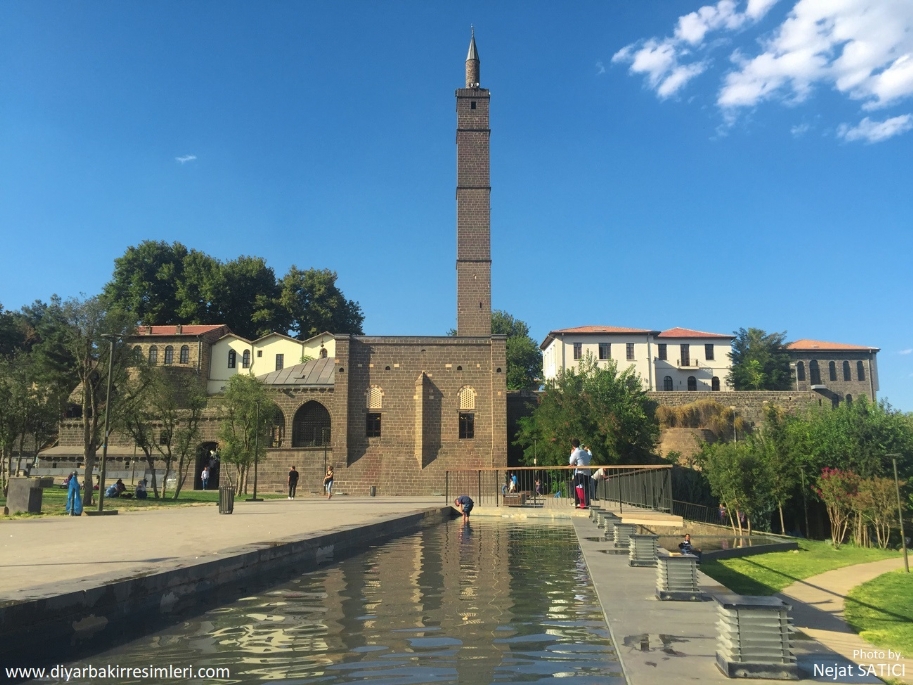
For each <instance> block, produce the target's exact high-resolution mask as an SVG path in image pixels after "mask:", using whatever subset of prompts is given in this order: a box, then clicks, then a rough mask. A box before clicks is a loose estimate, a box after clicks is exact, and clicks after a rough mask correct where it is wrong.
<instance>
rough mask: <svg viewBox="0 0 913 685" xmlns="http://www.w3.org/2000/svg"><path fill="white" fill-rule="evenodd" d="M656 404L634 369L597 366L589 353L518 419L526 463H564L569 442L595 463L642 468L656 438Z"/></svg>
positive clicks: (565, 372)
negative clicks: (574, 442)
mask: <svg viewBox="0 0 913 685" xmlns="http://www.w3.org/2000/svg"><path fill="white" fill-rule="evenodd" d="M655 410H656V406H655V404H654V403H653V402H652V401H651V400H650V399H649V398H648V397H647V393H646V392H645V391H644V390H643V386H642V383H641V380H640V377H639V376H638V374H637V373H636V372H635V371H634V370H633V367H628V368H626V369H625V370H624V371H622V372H620V373H619V372H618V368H617V366H616V364H615V362H614V361H610V362H609V363H608V364H605V365H604V366H600V365H599V364H598V363H597V362H596V360H595V359H593V358H592V356H591V355H589V356H587V357H585V358H584V359H583V360H581V362H580V364H579V366H578V367H577V368H570V369H566V370H565V371H563V372H562V373H560V374H559V375H558V377H557V378H555V379H554V380H551V381H549V382H548V383H547V384H546V386H545V392H544V393H543V395H542V397H541V398H540V402H539V406H538V407H536V410H535V411H534V412H533V414H532V416H529V417H525V418H523V419H521V420H520V431H519V434H518V439H517V443H518V444H520V445H522V446H523V447H524V461H525V462H526V463H527V464H532V463H533V456H534V454H535V455H536V459H537V463H538V464H542V465H547V464H555V465H565V464H567V459H568V455H569V453H570V445H571V439H573V438H578V439H579V440H580V441H581V443H583V444H586V445H588V446H589V447H590V448H591V451H592V453H593V459H594V461H595V463H597V464H638V463H639V464H643V463H647V462H649V461H650V460H651V458H652V456H653V451H654V448H655V445H656V440H657V438H658V437H659V427H658V425H657V422H656V418H655Z"/></svg>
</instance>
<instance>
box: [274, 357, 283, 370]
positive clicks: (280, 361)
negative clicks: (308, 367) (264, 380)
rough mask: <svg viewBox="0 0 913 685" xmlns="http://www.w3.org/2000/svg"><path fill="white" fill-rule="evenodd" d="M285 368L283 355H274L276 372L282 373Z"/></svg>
mask: <svg viewBox="0 0 913 685" xmlns="http://www.w3.org/2000/svg"><path fill="white" fill-rule="evenodd" d="M284 368H285V355H284V354H277V355H276V371H282V369H284Z"/></svg>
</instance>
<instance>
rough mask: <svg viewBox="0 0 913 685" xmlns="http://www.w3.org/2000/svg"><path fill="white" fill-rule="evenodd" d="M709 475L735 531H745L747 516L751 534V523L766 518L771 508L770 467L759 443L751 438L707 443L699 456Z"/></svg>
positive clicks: (698, 458) (713, 488)
mask: <svg viewBox="0 0 913 685" xmlns="http://www.w3.org/2000/svg"><path fill="white" fill-rule="evenodd" d="M697 462H698V464H700V467H701V470H702V471H703V472H704V474H705V475H706V476H707V480H708V482H709V483H710V489H711V491H712V492H713V494H714V495H715V496H716V497H717V498H718V499H719V501H720V502H722V503H723V504H724V505H725V507H726V510H727V511H728V512H729V516H730V522H731V524H732V528H733V531H734V532H736V531H737V532H738V534H739V535H741V534H742V520H741V518H740V517H739V516H738V513H743V514H745V516H746V520H747V523H748V531H747V532H748V534H749V535H751V529H752V523H753V522H754V521H763V520H765V519H766V517H767V514H769V513H770V511H771V510H772V507H771V501H772V496H771V491H770V467H769V463H767V462H765V460H764V458H763V457H762V455H760V454H759V452H758V449H757V444H753V443H752V442H750V441H743V442H724V443H715V444H712V445H709V444H705V445H704V448H703V449H702V450H701V453H700V454H699V455H698V457H697Z"/></svg>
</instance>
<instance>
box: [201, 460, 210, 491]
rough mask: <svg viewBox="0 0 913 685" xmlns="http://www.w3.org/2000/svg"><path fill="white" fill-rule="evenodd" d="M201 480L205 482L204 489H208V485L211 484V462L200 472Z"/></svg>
mask: <svg viewBox="0 0 913 685" xmlns="http://www.w3.org/2000/svg"><path fill="white" fill-rule="evenodd" d="M200 480H201V481H202V483H203V489H204V490H205V489H206V486H207V485H209V464H207V465H206V466H204V467H203V473H201V474H200Z"/></svg>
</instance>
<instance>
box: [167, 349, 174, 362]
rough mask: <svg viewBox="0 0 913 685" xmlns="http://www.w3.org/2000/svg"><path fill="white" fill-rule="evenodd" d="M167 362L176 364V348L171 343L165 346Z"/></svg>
mask: <svg viewBox="0 0 913 685" xmlns="http://www.w3.org/2000/svg"><path fill="white" fill-rule="evenodd" d="M165 364H166V365H170V364H174V348H173V347H172V346H171V345H166V346H165Z"/></svg>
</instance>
